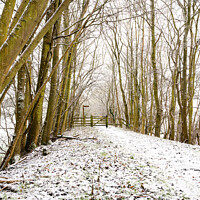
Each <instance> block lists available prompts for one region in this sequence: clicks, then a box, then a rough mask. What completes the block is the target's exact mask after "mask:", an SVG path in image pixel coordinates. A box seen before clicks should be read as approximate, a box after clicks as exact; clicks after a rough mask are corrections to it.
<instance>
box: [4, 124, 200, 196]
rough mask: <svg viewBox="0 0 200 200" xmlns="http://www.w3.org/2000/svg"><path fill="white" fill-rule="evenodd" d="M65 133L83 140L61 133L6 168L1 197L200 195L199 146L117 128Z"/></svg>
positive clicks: (82, 128) (78, 130)
mask: <svg viewBox="0 0 200 200" xmlns="http://www.w3.org/2000/svg"><path fill="white" fill-rule="evenodd" d="M65 134H66V135H67V136H69V135H71V136H76V135H79V136H80V138H81V139H79V138H77V139H71V140H66V139H65V138H60V139H58V140H56V141H55V142H53V143H51V144H50V145H48V146H40V147H38V148H36V149H35V150H34V151H33V152H32V153H30V154H28V155H27V156H26V157H24V158H22V160H21V162H18V163H16V164H14V165H10V166H9V167H8V168H7V169H6V170H5V171H1V172H0V177H1V178H0V199H30V200H32V199H41V200H43V199H47V200H51V199H116V200H121V199H169V200H171V199H193V200H197V199H200V147H199V146H192V145H187V144H182V143H178V142H175V141H168V140H164V139H160V138H156V137H150V136H147V135H142V134H139V133H134V132H132V131H128V130H125V129H120V128H115V127H109V128H105V127H98V128H90V127H81V128H76V129H72V130H71V131H67V132H66V133H65ZM44 149H45V152H46V151H47V152H48V153H46V154H43V152H44ZM3 180H4V181H5V182H3ZM6 180H12V182H11V183H7V182H6ZM1 181H2V182H1Z"/></svg>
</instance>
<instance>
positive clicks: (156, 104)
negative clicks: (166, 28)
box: [151, 0, 161, 137]
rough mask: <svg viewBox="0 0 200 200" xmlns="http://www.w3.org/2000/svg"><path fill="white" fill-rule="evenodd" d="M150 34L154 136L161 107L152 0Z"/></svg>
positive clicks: (159, 122) (159, 125)
mask: <svg viewBox="0 0 200 200" xmlns="http://www.w3.org/2000/svg"><path fill="white" fill-rule="evenodd" d="M151 36H152V41H151V42H152V54H151V61H152V68H153V77H154V80H153V91H154V100H155V106H156V124H155V136H156V137H160V128H161V109H160V102H159V96H158V70H157V67H156V40H155V6H154V0H151Z"/></svg>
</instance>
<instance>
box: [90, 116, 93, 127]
mask: <svg viewBox="0 0 200 200" xmlns="http://www.w3.org/2000/svg"><path fill="white" fill-rule="evenodd" d="M90 124H91V127H93V116H92V115H91V116H90Z"/></svg>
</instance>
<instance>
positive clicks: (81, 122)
mask: <svg viewBox="0 0 200 200" xmlns="http://www.w3.org/2000/svg"><path fill="white" fill-rule="evenodd" d="M72 126H73V127H79V126H91V127H93V126H106V127H108V116H92V115H91V116H90V117H84V118H83V117H76V118H74V119H73V125H72Z"/></svg>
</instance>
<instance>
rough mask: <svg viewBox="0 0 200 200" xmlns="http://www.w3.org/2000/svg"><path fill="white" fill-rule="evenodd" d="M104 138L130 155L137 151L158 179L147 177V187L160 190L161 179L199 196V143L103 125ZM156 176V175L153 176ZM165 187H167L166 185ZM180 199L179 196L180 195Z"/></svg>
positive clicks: (140, 158)
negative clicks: (189, 143) (191, 143)
mask: <svg viewBox="0 0 200 200" xmlns="http://www.w3.org/2000/svg"><path fill="white" fill-rule="evenodd" d="M101 133H103V134H104V137H106V138H109V140H110V141H112V142H113V143H115V144H120V145H121V148H123V149H124V151H125V152H127V153H129V154H131V153H132V154H134V158H135V159H137V160H138V162H144V166H145V167H144V168H147V167H146V166H148V165H151V166H152V168H154V169H155V170H153V169H152V171H154V173H155V175H156V179H157V181H156V180H152V179H149V178H150V177H148V178H147V180H146V183H145V185H144V187H145V188H149V189H150V190H152V189H153V187H154V186H155V190H156V189H157V186H156V184H159V179H160V180H161V181H163V182H166V186H167V187H169V188H172V189H174V190H175V191H177V192H178V191H179V192H181V191H182V192H183V195H185V197H188V198H189V199H200V146H192V145H187V144H182V143H177V142H174V141H169V140H164V139H160V138H155V137H150V136H145V135H141V134H138V133H133V132H130V131H125V130H123V131H122V130H119V129H118V131H117V130H116V129H115V128H113V127H111V128H109V129H105V128H101ZM153 178H155V177H153ZM165 189H166V188H165ZM177 199H178V197H177Z"/></svg>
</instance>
